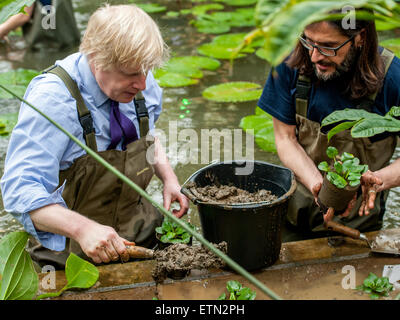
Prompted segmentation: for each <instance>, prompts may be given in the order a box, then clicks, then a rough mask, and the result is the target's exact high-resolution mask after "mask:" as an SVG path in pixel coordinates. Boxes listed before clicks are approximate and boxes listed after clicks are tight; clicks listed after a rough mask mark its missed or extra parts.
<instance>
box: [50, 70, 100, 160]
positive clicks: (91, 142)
mask: <svg viewBox="0 0 400 320" xmlns="http://www.w3.org/2000/svg"><path fill="white" fill-rule="evenodd" d="M43 73H53V74H55V75H56V76H58V77H59V78H60V79H61V80H62V81H63V82H64V84H65V86H66V87H67V89H68V90H69V92H70V93H71V95H72V97H73V98H74V99H75V100H76V107H77V110H78V118H79V122H80V124H81V126H82V129H83V139H84V140H85V142H86V145H87V146H88V147H89V148H91V149H92V150H94V151H96V152H97V144H96V137H95V130H94V127H93V119H92V115H91V114H90V111H89V110H88V108H87V107H86V105H85V102H84V101H83V98H82V95H81V93H80V91H79V89H78V86H77V85H76V82H75V81H74V80H72V78H71V77H70V75H69V74H68V72H67V71H65V70H64V69H63V68H62V67H60V66H56V65H54V66H51V67H50V68H47V69H46V70H44V71H43Z"/></svg>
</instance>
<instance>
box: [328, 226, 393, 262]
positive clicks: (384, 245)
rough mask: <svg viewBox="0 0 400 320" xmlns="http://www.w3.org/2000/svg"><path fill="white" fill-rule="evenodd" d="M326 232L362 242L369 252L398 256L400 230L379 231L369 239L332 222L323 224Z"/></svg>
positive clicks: (351, 229)
mask: <svg viewBox="0 0 400 320" xmlns="http://www.w3.org/2000/svg"><path fill="white" fill-rule="evenodd" d="M324 225H325V228H327V229H328V230H332V231H336V232H339V233H341V234H344V235H346V236H348V237H350V238H353V239H356V240H364V241H366V242H367V243H368V246H369V247H370V249H371V251H373V252H380V253H389V254H399V255H400V228H396V229H386V230H381V231H379V232H378V234H377V235H376V236H374V237H372V238H371V239H368V237H367V236H366V235H365V234H363V233H361V232H360V231H358V230H357V229H353V228H350V227H347V226H344V225H342V224H340V223H337V222H334V221H327V222H325V223H324Z"/></svg>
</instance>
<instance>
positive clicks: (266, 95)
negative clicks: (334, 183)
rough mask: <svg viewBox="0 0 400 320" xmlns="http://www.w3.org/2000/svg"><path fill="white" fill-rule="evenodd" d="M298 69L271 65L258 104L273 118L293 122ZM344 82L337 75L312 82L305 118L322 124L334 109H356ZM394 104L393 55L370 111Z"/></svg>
mask: <svg viewBox="0 0 400 320" xmlns="http://www.w3.org/2000/svg"><path fill="white" fill-rule="evenodd" d="M297 76H298V70H297V69H292V68H289V67H288V66H287V65H286V63H285V62H283V63H281V64H280V65H278V66H277V67H276V68H274V69H273V70H272V71H271V72H270V74H269V77H268V80H267V82H266V84H265V87H264V90H263V93H262V95H261V97H260V99H259V101H258V106H259V107H260V108H261V109H263V110H264V111H266V112H267V113H269V114H270V115H271V116H273V117H274V118H276V119H278V120H280V121H282V122H284V123H286V124H289V125H295V124H296V97H295V95H296V80H297ZM345 89H346V88H345V84H344V83H343V80H340V78H338V79H336V80H331V81H327V82H323V81H320V83H319V84H318V86H316V85H312V88H311V90H310V93H309V103H308V111H307V118H308V119H310V120H312V121H315V122H318V123H321V122H322V120H323V119H324V118H325V117H326V116H328V115H329V114H331V113H332V112H333V111H335V110H343V109H345V108H355V107H356V106H357V104H358V103H359V101H358V102H355V101H352V100H350V99H349V98H348V97H346V96H345V94H343V92H344V90H345ZM393 106H400V59H399V58H397V57H394V59H393V61H392V63H391V65H390V67H389V69H388V72H387V74H386V77H385V80H384V84H383V87H382V89H381V90H380V91H379V93H378V95H377V96H376V99H375V104H374V106H373V108H372V112H375V113H377V114H380V115H384V114H386V112H388V111H389V109H390V108H391V107H393Z"/></svg>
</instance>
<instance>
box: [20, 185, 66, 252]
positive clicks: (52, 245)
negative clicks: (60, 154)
mask: <svg viewBox="0 0 400 320" xmlns="http://www.w3.org/2000/svg"><path fill="white" fill-rule="evenodd" d="M64 187H65V182H64V184H63V185H62V186H61V187H59V188H58V189H57V190H55V191H54V192H53V193H52V194H50V195H49V197H48V198H46V199H43V200H41V201H39V202H37V203H35V206H34V207H33V208H32V210H31V211H33V210H35V209H39V208H42V207H44V206H46V205H50V204H59V205H62V206H63V207H65V208H67V205H66V204H65V201H64V199H63V198H62V192H63V191H64ZM13 215H14V217H15V218H16V219H18V220H19V221H20V223H21V224H22V225H23V227H24V229H25V231H26V232H28V233H29V234H31V235H32V236H33V237H35V239H36V240H38V241H39V242H40V243H41V244H42V246H43V247H45V248H47V249H50V250H54V251H63V250H64V249H65V242H66V238H65V236H62V235H59V234H56V233H52V232H45V231H39V230H36V228H35V226H34V225H33V222H32V219H31V216H30V214H29V212H25V213H20V214H18V213H13Z"/></svg>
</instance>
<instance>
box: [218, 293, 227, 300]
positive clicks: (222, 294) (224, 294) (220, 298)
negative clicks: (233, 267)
mask: <svg viewBox="0 0 400 320" xmlns="http://www.w3.org/2000/svg"><path fill="white" fill-rule="evenodd" d="M225 299H226V293H225V292H224V293H221V295H220V296H219V297H218V300H225Z"/></svg>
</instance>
